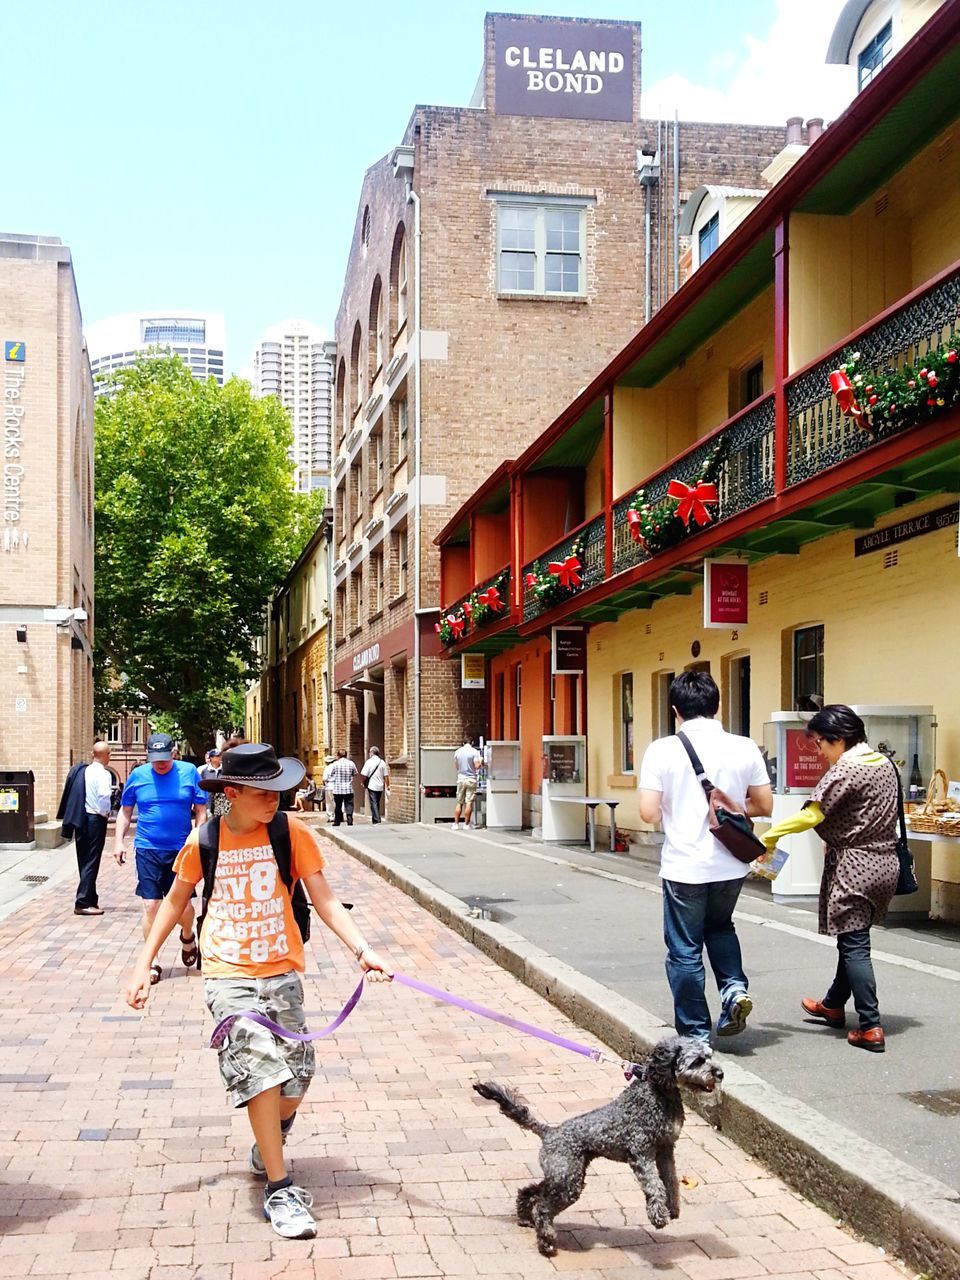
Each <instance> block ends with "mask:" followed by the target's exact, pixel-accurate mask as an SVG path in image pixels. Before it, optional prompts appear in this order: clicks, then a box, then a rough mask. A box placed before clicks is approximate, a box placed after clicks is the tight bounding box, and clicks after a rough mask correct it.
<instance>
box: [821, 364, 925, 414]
mask: <svg viewBox="0 0 960 1280" xmlns="http://www.w3.org/2000/svg"><path fill="white" fill-rule="evenodd" d="M921 376H922V375H921ZM830 390H831V391H832V392H833V394H834V395H835V396H836V398H837V404H838V405H839V406H840V412H841V413H844V414H846V416H847V417H848V418H853V419H854V421H855V422H856V423H857V424H858V425H859V422H860V419H861V418H862V417H863V410H862V409H861V408H860V406H859V405H858V404H857V396H856V392H855V391H854V389H853V384H852V383H851V381H850V379H849V378H848V377H847V373H846V370H845V369H834V371H833V373H831V374H830Z"/></svg>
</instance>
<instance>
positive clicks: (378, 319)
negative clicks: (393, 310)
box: [367, 276, 386, 386]
mask: <svg viewBox="0 0 960 1280" xmlns="http://www.w3.org/2000/svg"><path fill="white" fill-rule="evenodd" d="M367 341H368V343H369V348H370V350H369V357H370V360H369V363H370V372H369V374H368V375H367V376H368V378H369V383H370V385H371V386H372V385H373V380H374V378H375V377H376V376H377V373H378V372H379V370H380V369H382V368H383V355H384V350H385V348H386V343H385V342H384V333H383V283H382V282H381V280H380V277H379V276H377V277H376V278H375V279H374V282H373V289H372V290H371V291H370V320H369V324H368V327H367Z"/></svg>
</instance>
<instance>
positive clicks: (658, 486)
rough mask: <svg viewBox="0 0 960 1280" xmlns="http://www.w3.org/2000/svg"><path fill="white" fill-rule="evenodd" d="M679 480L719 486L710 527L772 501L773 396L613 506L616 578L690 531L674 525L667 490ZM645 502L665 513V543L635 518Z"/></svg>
mask: <svg viewBox="0 0 960 1280" xmlns="http://www.w3.org/2000/svg"><path fill="white" fill-rule="evenodd" d="M674 480H679V481H681V482H682V483H684V484H686V485H688V486H689V487H691V488H694V489H695V488H696V485H697V483H698V482H700V481H704V482H706V483H709V484H713V485H714V486H715V488H716V494H717V500H716V502H715V503H714V502H712V501H711V502H710V503H709V506H708V508H707V513H708V515H709V517H710V524H711V525H716V524H719V523H721V522H722V521H723V520H728V519H730V517H731V516H734V515H739V513H740V512H741V511H745V510H747V509H748V508H749V507H753V506H756V504H757V503H758V502H762V501H763V500H764V499H765V498H770V497H772V496H773V492H774V397H773V393H772V392H771V393H770V394H769V395H766V396H763V397H762V398H761V399H759V400H755V401H754V403H753V404H752V405H748V406H747V408H746V409H743V410H741V412H740V413H737V414H734V416H733V417H732V418H728V419H727V421H726V422H725V423H724V424H723V425H722V426H721V427H719V428H717V430H716V431H714V432H712V433H711V434H710V435H709V436H707V437H706V438H705V439H703V440H700V441H698V442H697V444H696V445H694V447H693V448H691V449H688V450H687V451H686V452H685V453H682V454H681V455H680V456H679V457H678V458H675V459H674V460H673V461H672V462H670V463H668V464H667V466H665V467H663V468H662V469H661V470H660V471H658V472H657V473H656V474H655V475H653V476H651V477H650V479H649V480H646V481H644V483H643V485H642V486H641V487H640V488H639V489H633V490H631V491H630V492H629V493H627V494H625V495H624V496H623V497H622V498H620V499H619V501H617V502H616V503H615V504H614V508H613V572H614V573H615V574H616V573H622V572H623V571H624V570H625V569H631V568H633V566H634V565H638V564H643V563H644V561H647V560H650V559H652V558H653V556H654V555H656V554H657V552H658V550H665V549H666V545H675V544H676V542H677V541H679V540H680V538H681V537H682V536H684V532H685V527H684V526H683V525H682V524H681V522H680V521H678V520H677V521H672V522H671V515H670V506H669V505H668V504H670V503H671V499H670V498H669V496H668V493H667V490H668V488H669V486H670V483H671V481H674ZM641 504H646V506H647V507H649V508H650V510H651V511H652V512H656V511H661V512H662V513H663V528H662V533H663V538H662V541H661V543H660V544H658V542H657V541H656V540H654V539H653V538H650V539H649V540H648V539H646V538H644V537H643V535H642V533H641V531H640V528H641V527H640V524H639V523H638V522H636V521H635V520H633V519H632V517H631V510H634V509H637V508H638V507H639V506H640V505H641ZM668 522H671V523H669V524H668ZM657 523H658V524H659V523H660V522H657ZM655 532H656V533H657V534H660V533H661V529H660V528H657V529H656V530H655ZM671 540H672V541H671ZM663 544H666V545H663Z"/></svg>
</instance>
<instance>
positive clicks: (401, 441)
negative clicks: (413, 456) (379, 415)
mask: <svg viewBox="0 0 960 1280" xmlns="http://www.w3.org/2000/svg"><path fill="white" fill-rule="evenodd" d="M394 403H395V404H396V414H397V463H398V464H399V463H401V462H403V460H404V458H405V457H406V456H407V441H408V438H409V430H408V411H407V397H406V396H403V397H402V398H401V399H399V400H396V401H395V402H394Z"/></svg>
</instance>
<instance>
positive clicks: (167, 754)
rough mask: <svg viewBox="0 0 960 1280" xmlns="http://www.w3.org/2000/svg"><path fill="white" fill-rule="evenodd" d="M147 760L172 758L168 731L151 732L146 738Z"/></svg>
mask: <svg viewBox="0 0 960 1280" xmlns="http://www.w3.org/2000/svg"><path fill="white" fill-rule="evenodd" d="M147 759H148V760H172V759H173V739H172V738H171V737H170V735H169V733H151V735H150V737H149V738H148V739H147Z"/></svg>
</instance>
